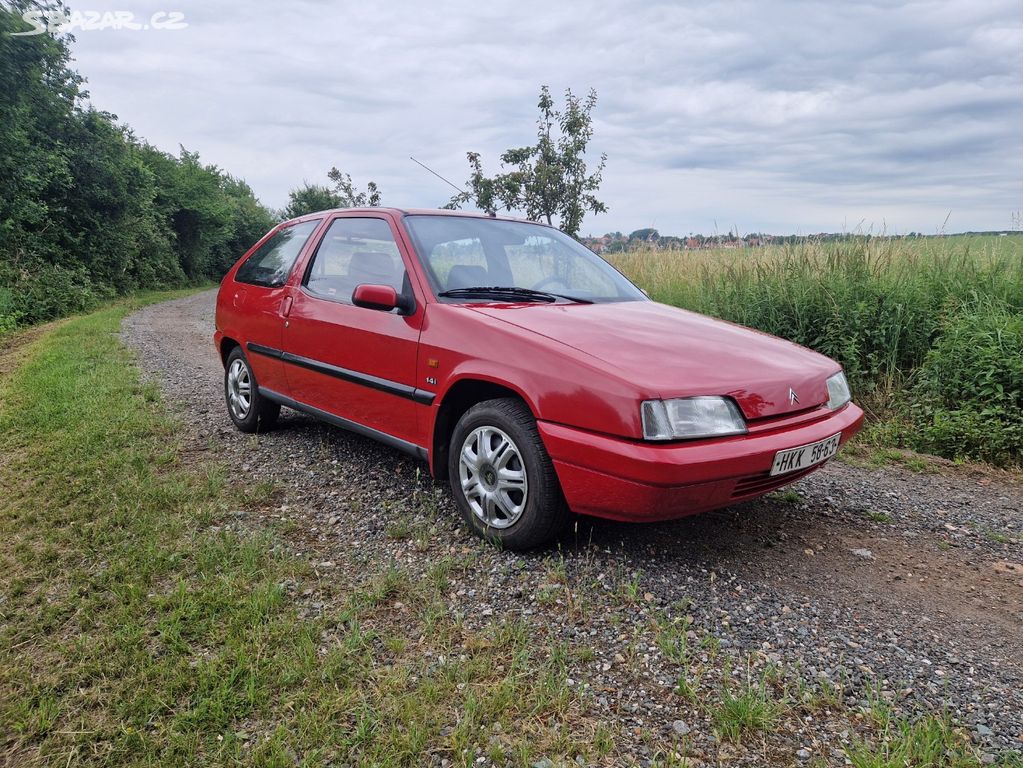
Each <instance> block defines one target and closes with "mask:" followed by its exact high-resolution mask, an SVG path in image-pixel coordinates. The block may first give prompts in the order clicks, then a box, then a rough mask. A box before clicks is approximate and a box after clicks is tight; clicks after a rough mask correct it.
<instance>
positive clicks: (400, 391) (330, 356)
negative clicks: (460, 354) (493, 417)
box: [284, 214, 432, 447]
mask: <svg viewBox="0 0 1023 768" xmlns="http://www.w3.org/2000/svg"><path fill="white" fill-rule="evenodd" d="M396 234H397V233H396V232H395V229H394V226H393V224H392V222H391V221H390V219H389V218H387V217H385V216H380V217H375V216H372V215H366V214H357V215H341V216H339V217H337V218H335V219H334V220H333V221H332V222H331V223H330V225H329V226H328V227H327V228H326V231H325V232H324V234H323V237H322V238H321V239H320V242H319V244H318V245H317V247H316V251H315V252H314V254H313V255H312V257H311V259H310V260H309V264H308V266H307V267H306V269H305V274H304V276H303V279H302V282H301V285H300V286H298V287H297V288H294V289H292V290H293V294H292V295H293V302H292V305H291V309H290V312H289V313H288V317H287V322H286V325H285V328H284V353H285V355H284V359H285V370H286V373H287V377H288V383H289V386H290V389H291V397H292V398H293V399H294V400H296V401H297V402H298V403H300V404H304V405H306V406H312V407H314V408H316V409H319V410H321V411H326V412H327V413H329V414H332V415H334V416H337V417H340V418H341V419H344V420H346V421H348V422H352V423H354V424H356V425H360V426H362V427H366V428H369V430H371V431H372V432H373V433H380V434H375V435H374V436H376V437H382V436H387V437H391V438H397V439H398V440H400V441H403V442H405V443H410V444H412V445H414V446H422V445H424V443H425V440H424V439H422V438H421V434H420V433H421V430H420V427H419V425H418V423H417V411H418V410H419V409H422V408H423V407H424V405H425V404H428V402H429V401H430V400H432V396H430V395H427V394H426V393H423V392H420V391H418V390H417V389H416V356H417V353H418V346H419V334H420V330H421V327H422V321H423V317H424V314H425V312H424V305H423V302H422V298H421V296H416V294H417V293H418V291H417V290H414V289H413V281H414V280H415V277H414V275H412V273H411V272H410V270H409V269H408V265H407V263H406V259H408V258H409V256H410V255H409V254H406V253H403V249H402V247H401V246H399V244H398V243H399V238H398V237H397V236H396ZM363 284H369V285H387V286H391V287H392V288H394V289H395V291H397V292H398V293H399V294H403V295H406V296H413V297H415V300H414V302H411V303H412V304H413V305H414V309H412V310H411V312H409V313H407V314H403V313H402V312H401V311H400V310H397V309H395V310H392V311H389V312H388V311H381V310H377V309H367V308H365V307H358V306H355V305H354V304H353V303H352V293H353V291H354V290H355V288H356V286H358V285H363ZM406 447H407V446H406Z"/></svg>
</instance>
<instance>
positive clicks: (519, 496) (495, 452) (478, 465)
mask: <svg viewBox="0 0 1023 768" xmlns="http://www.w3.org/2000/svg"><path fill="white" fill-rule="evenodd" d="M458 475H459V480H460V481H461V486H462V493H463V494H465V499H466V501H467V502H469V508H470V509H471V510H472V512H473V514H474V515H476V517H478V518H479V519H480V520H481V521H482V522H483V523H485V524H486V525H487V526H488V527H491V528H508V527H509V526H511V525H514V524H515V522H516V521H517V520H518V519H519V518H520V517H521V516H522V512H523V511H524V510H525V508H526V500H527V498H528V494H529V482H528V479H527V477H526V466H525V464H524V463H523V461H522V454H521V453H520V451H519V447H518V446H517V445H515V441H514V440H512V439H511V437H509V436H508V434H507V433H506V432H504V431H503V430H500V429H498V428H497V427H490V426H484V427H477V428H476V429H474V430H473V431H472V432H470V433H469V434H468V435H467V436H466V438H465V441H464V442H463V443H462V450H461V454H460V455H459V459H458Z"/></svg>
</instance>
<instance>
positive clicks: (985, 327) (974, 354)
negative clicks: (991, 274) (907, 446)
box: [910, 301, 1023, 465]
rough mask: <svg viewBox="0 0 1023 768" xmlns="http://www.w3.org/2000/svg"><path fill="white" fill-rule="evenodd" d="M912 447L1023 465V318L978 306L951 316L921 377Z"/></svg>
mask: <svg viewBox="0 0 1023 768" xmlns="http://www.w3.org/2000/svg"><path fill="white" fill-rule="evenodd" d="M912 398H913V403H912V414H913V422H914V425H915V427H916V429H915V432H914V433H913V435H911V437H910V442H911V444H913V446H914V447H916V448H919V449H921V450H927V451H933V452H936V453H942V454H944V455H946V456H952V457H956V458H959V457H969V458H980V459H984V460H986V461H990V462H992V463H995V464H1002V465H1007V464H1020V463H1021V462H1023V314H1021V313H1019V312H1014V311H1012V310H1011V309H1010V308H1009V307H1007V306H1006V305H1005V304H1004V303H1003V302H998V301H985V302H974V303H972V304H971V305H967V306H964V307H963V308H962V309H961V310H960V311H959V312H958V313H956V314H955V315H953V316H952V317H950V318H949V319H948V320H947V322H946V323H945V326H944V328H943V329H942V332H941V335H940V336H939V338H938V339H937V341H936V342H935V344H934V347H933V348H932V349H931V351H930V352H929V353H928V354H927V357H926V359H925V361H924V363H923V365H922V366H921V367H920V369H919V371H918V372H917V375H916V381H915V383H914V386H913V390H912Z"/></svg>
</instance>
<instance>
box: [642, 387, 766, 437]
mask: <svg viewBox="0 0 1023 768" xmlns="http://www.w3.org/2000/svg"><path fill="white" fill-rule="evenodd" d="M641 412H642V416H643V437H644V438H646V439H647V440H682V439H692V438H694V437H719V436H721V435H740V434H743V433H745V432H746V420H745V419H743V418H742V414H741V413H740V412H739V407H738V406H737V405H736V404H735V403H734V402H733V401H732V400H729V399H728V398H727V397H683V398H678V399H675V400H646V401H644V403H643V406H642V411H641Z"/></svg>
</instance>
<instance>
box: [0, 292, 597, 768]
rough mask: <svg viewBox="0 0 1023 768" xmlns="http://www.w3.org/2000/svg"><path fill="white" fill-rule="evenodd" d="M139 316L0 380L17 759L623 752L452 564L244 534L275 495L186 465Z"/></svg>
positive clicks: (560, 663)
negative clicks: (317, 550) (474, 596)
mask: <svg viewBox="0 0 1023 768" xmlns="http://www.w3.org/2000/svg"><path fill="white" fill-rule="evenodd" d="M152 298H153V297H149V299H152ZM129 309H130V306H129V305H128V304H121V305H118V306H115V307H113V308H108V309H106V310H103V311H100V312H97V313H95V314H92V315H88V316H84V317H79V318H74V319H71V320H68V321H66V322H63V323H62V324H60V325H59V326H58V327H56V328H53V329H52V330H50V331H49V332H48V333H45V334H44V335H41V336H40V337H39V338H37V339H35V340H34V341H31V342H30V343H29V344H28V345H27V346H26V347H24V348H23V349H22V350H21V353H20V354H21V355H22V361H21V364H20V365H19V366H18V367H17V368H16V369H15V370H13V371H12V372H9V373H8V374H7V375H6V376H4V378H3V379H2V380H0V487H3V488H4V489H5V492H4V494H3V496H2V498H0V723H2V724H3V727H0V763H6V764H17V765H33V764H53V765H61V766H67V765H95V766H113V765H117V766H121V765H129V764H131V765H147V764H173V765H199V764H201V765H211V764H218V765H235V764H242V763H244V764H247V765H257V766H258V765H265V766H272V765H293V764H302V765H310V766H315V765H327V764H331V763H337V762H344V763H345V764H350V765H419V764H422V763H423V762H427V761H429V760H430V759H431V756H433V755H439V756H442V757H444V758H447V759H448V760H450V762H451V763H452V764H454V765H470V764H472V763H474V762H475V760H476V759H477V757H479V756H483V755H486V756H488V757H490V758H492V759H494V760H496V761H499V762H504V763H511V764H517V765H530V764H532V762H535V761H536V760H538V759H542V758H544V757H547V756H549V757H551V758H553V759H556V760H572V759H574V758H575V757H577V756H583V757H584V758H585V759H589V760H599V759H600V757H601V756H602V755H604V754H607V753H608V752H609V751H610V750H611V749H612V748H613V743H614V742H613V738H612V737H611V734H610V733H609V732H608V729H607V728H606V726H598V725H597V724H595V723H590V722H588V721H587V720H586V719H585V717H584V716H583V714H582V707H581V704H580V702H579V700H578V697H577V695H576V694H575V693H574V692H573V691H572V690H571V689H569V688H568V687H567V686H566V683H565V678H566V675H565V669H564V668H565V664H566V652H565V649H564V648H563V647H560V646H558V645H555V644H551V643H547V642H544V641H543V640H542V639H538V638H536V637H535V636H533V637H531V636H530V635H529V633H528V632H527V631H526V629H525V627H524V626H522V625H520V624H516V623H514V622H509V623H494V624H491V625H489V626H486V627H484V628H482V629H477V630H476V631H468V630H466V628H465V627H464V626H463V624H462V622H461V620H460V619H459V618H458V617H456V616H453V615H451V614H450V613H449V612H448V610H447V608H446V605H445V603H444V595H445V593H446V591H447V589H448V583H449V581H448V580H449V578H451V577H457V576H458V564H457V563H440V564H438V567H437V569H436V573H435V574H433V577H432V578H430V579H425V580H418V579H413V578H410V577H409V575H408V574H406V573H405V572H404V571H402V570H401V569H400V568H398V567H396V566H393V565H390V566H389V565H387V564H381V565H380V566H379V567H377V568H375V569H369V570H368V571H366V570H363V571H362V572H359V573H356V574H355V575H353V574H351V573H348V572H346V571H345V568H344V564H342V563H338V564H337V567H336V569H335V570H331V571H329V572H327V574H326V575H324V576H322V577H321V576H320V575H318V574H317V573H316V572H314V571H313V570H312V569H311V568H310V567H309V566H308V564H307V563H305V562H304V561H302V560H299V559H297V558H295V557H292V556H290V555H289V554H288V553H287V551H286V548H285V546H283V543H282V541H281V540H279V539H275V538H274V537H273V536H272V535H271V534H268V533H267V532H265V531H260V530H256V529H249V528H246V527H244V526H243V525H242V524H241V523H239V521H244V520H246V519H248V518H247V517H246V516H245V515H240V514H238V513H239V512H244V510H245V508H246V507H251V506H253V505H254V504H258V503H259V500H258V499H256V498H249V497H247V496H245V495H244V494H242V493H240V492H238V491H236V490H234V489H231V488H230V486H229V482H228V481H227V480H226V478H225V473H224V472H223V471H221V470H220V469H219V468H218V467H216V466H187V465H184V464H183V463H182V462H181V460H180V454H179V451H178V446H177V445H176V437H175V424H174V422H173V421H172V420H171V419H170V418H169V417H168V416H167V415H166V414H165V411H164V409H163V407H162V406H161V404H160V402H159V395H158V392H157V390H156V389H155V387H153V386H151V385H146V384H143V383H140V380H139V376H138V374H137V371H136V369H135V368H134V367H133V366H132V364H131V359H130V355H129V354H128V353H127V352H126V350H125V349H124V348H123V347H121V345H120V344H119V342H118V339H117V332H118V329H119V324H120V321H121V319H122V317H123V316H124V315H125V314H126V313H127V312H128V311H129ZM253 517H254V516H253ZM569 721H570V722H571V727H567V726H566V723H568V722H569Z"/></svg>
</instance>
